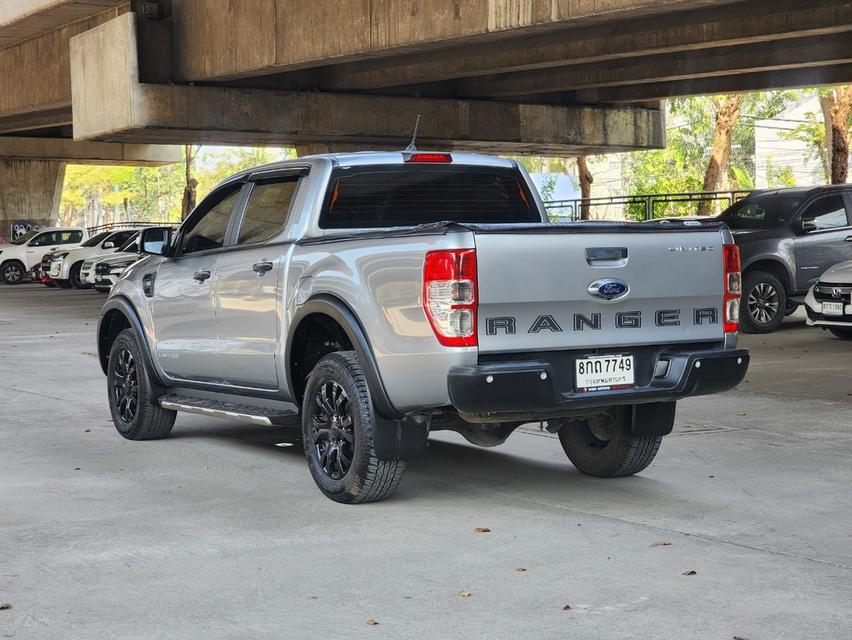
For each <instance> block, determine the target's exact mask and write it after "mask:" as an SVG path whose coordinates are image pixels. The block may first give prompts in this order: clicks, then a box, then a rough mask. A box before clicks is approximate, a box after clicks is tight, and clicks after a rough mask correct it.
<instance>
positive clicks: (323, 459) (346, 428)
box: [311, 381, 355, 480]
mask: <svg viewBox="0 0 852 640" xmlns="http://www.w3.org/2000/svg"><path fill="white" fill-rule="evenodd" d="M315 404H316V406H317V411H316V413H315V414H314V415H313V416H312V418H311V420H312V424H313V429H314V437H313V446H314V447H315V448H316V451H317V457H318V458H319V464H320V468H322V470H323V472H324V473H325V474H326V475H327V476H328V477H329V478H331V479H332V480H340V479H341V478H343V476H345V475H346V472H347V471H349V467H351V466H352V459H353V457H354V456H355V428H354V422H353V420H352V410H351V406H350V404H349V396H348V395H346V391H345V390H344V389H343V387H341V386H340V385H339V384H338V383H337V382H333V381H332V382H326V383H325V384H323V385H322V386H321V387H320V388H319V391H317V394H316V398H315Z"/></svg>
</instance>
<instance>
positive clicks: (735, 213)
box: [719, 195, 801, 229]
mask: <svg viewBox="0 0 852 640" xmlns="http://www.w3.org/2000/svg"><path fill="white" fill-rule="evenodd" d="M800 202H801V199H800V198H798V197H794V196H783V195H766V196H752V197H749V198H746V199H745V200H740V201H739V202H737V203H734V205H733V206H731V207H729V208H728V210H727V211H725V212H724V213H723V214H722V215H721V216H720V218H719V219H720V220H721V221H722V222H724V223H725V224H727V225H728V226H729V227H730V228H731V229H769V228H772V227H778V226H780V225H782V224H784V223H785V222H790V220H792V217H793V212H794V211H795V210H796V207H798V206H799V203H800Z"/></svg>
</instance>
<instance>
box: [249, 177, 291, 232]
mask: <svg viewBox="0 0 852 640" xmlns="http://www.w3.org/2000/svg"><path fill="white" fill-rule="evenodd" d="M298 184H299V178H298V177H296V176H293V177H292V178H284V179H279V180H276V181H274V182H273V181H270V182H266V183H258V184H255V185H254V188H253V189H252V192H251V197H250V198H249V201H248V204H247V205H246V212H245V215H244V216H243V223H242V226H241V227H240V235H239V239H238V240H237V242H238V243H239V244H256V243H258V242H266V241H267V240H269V239H270V238H274V237H275V236H277V235H278V234H279V233H281V232H282V231H283V230H284V225H285V224H286V223H287V214H288V213H289V211H290V205H291V203H292V202H293V196H294V195H295V194H296V186H297V185H298Z"/></svg>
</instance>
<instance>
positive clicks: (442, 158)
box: [405, 151, 453, 164]
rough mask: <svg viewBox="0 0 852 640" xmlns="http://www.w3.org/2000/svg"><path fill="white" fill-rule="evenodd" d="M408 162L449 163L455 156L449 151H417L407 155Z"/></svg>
mask: <svg viewBox="0 0 852 640" xmlns="http://www.w3.org/2000/svg"><path fill="white" fill-rule="evenodd" d="M405 161H406V162H431V163H435V164H449V163H450V162H452V161H453V156H452V155H451V154H449V153H424V152H421V151H415V152H414V153H411V154H409V155H407V156H406V158H405Z"/></svg>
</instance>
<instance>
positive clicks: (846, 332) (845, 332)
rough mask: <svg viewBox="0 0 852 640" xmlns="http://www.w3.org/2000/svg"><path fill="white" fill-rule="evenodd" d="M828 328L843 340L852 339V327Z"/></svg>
mask: <svg viewBox="0 0 852 640" xmlns="http://www.w3.org/2000/svg"><path fill="white" fill-rule="evenodd" d="M828 330H829V331H831V333H833V334H834V335H835V336H837V337H838V338H840V339H841V340H852V329H845V328H843V327H828Z"/></svg>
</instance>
